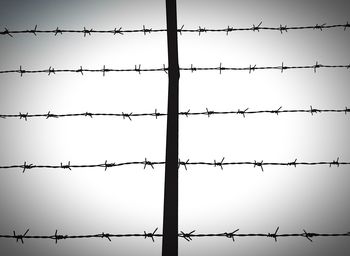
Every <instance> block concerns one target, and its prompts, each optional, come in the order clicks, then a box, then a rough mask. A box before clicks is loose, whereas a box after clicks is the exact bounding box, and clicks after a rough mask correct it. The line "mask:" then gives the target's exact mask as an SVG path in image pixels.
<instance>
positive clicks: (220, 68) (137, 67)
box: [0, 61, 350, 77]
mask: <svg viewBox="0 0 350 256" xmlns="http://www.w3.org/2000/svg"><path fill="white" fill-rule="evenodd" d="M320 68H328V69H330V68H332V69H335V68H346V69H350V64H346V65H324V64H320V63H318V62H317V61H316V63H315V64H314V65H302V66H286V65H285V64H284V63H283V62H282V64H281V65H280V66H257V65H249V67H248V66H246V67H224V66H223V65H222V63H220V65H219V66H216V67H195V66H193V64H191V66H190V67H180V68H179V70H180V71H191V72H192V73H193V72H195V71H219V73H220V74H222V72H223V71H249V73H252V72H254V71H256V70H280V71H281V73H283V71H284V70H287V69H312V70H313V71H314V73H316V71H317V69H320ZM159 71H161V72H164V73H166V74H167V72H168V67H165V65H164V64H163V67H161V68H141V64H139V65H135V66H134V68H125V69H115V68H106V66H105V65H104V66H103V67H102V68H101V69H88V68H83V67H82V66H80V68H78V69H55V68H53V67H51V66H50V67H49V68H48V69H37V70H27V69H23V68H22V66H20V67H19V69H10V70H0V74H9V73H18V74H20V75H21V77H22V76H23V75H24V74H38V73H44V74H48V75H55V74H57V73H78V74H81V75H84V73H88V72H89V73H102V74H103V76H105V75H106V73H108V72H136V73H138V74H141V72H159Z"/></svg>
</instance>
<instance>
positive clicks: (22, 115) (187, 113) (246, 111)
mask: <svg viewBox="0 0 350 256" xmlns="http://www.w3.org/2000/svg"><path fill="white" fill-rule="evenodd" d="M349 112H350V109H349V108H348V107H345V108H344V109H318V108H313V107H312V106H310V108H309V109H282V106H281V107H279V108H278V109H274V110H249V108H245V109H244V110H240V109H238V110H232V111H214V110H209V109H208V108H206V110H205V111H202V112H191V110H190V109H189V110H187V111H185V112H179V115H180V116H186V117H189V116H200V115H203V116H208V117H210V116H212V115H242V116H243V117H246V115H251V114H276V115H279V114H283V113H310V114H311V115H314V114H317V113H344V114H345V115H347V113H349ZM99 116H102V117H122V118H123V119H126V120H130V121H132V118H133V117H155V118H156V119H158V117H163V116H167V113H160V112H158V111H157V109H155V111H154V112H153V113H152V112H150V113H133V112H130V113H124V112H121V113H93V112H83V113H68V114H54V113H51V112H50V111H49V112H48V113H46V114H29V113H28V112H26V113H22V112H19V113H18V114H0V118H2V119H7V118H19V119H23V120H25V121H28V119H29V118H40V117H43V118H45V119H49V118H64V117H90V118H93V117H99Z"/></svg>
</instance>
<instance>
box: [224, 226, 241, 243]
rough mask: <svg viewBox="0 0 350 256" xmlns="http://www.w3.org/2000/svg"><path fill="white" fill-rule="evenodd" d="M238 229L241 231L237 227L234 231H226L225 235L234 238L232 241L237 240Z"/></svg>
mask: <svg viewBox="0 0 350 256" xmlns="http://www.w3.org/2000/svg"><path fill="white" fill-rule="evenodd" d="M238 231H239V229H236V230H235V231H232V232H230V233H227V232H225V233H224V235H225V236H226V237H227V238H232V241H233V242H234V241H235V233H236V232H238Z"/></svg>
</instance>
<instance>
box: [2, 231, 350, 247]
mask: <svg viewBox="0 0 350 256" xmlns="http://www.w3.org/2000/svg"><path fill="white" fill-rule="evenodd" d="M157 230H158V228H156V229H155V230H154V231H153V232H146V231H144V232H143V233H136V234H134V233H130V234H113V233H105V232H102V233H99V234H85V235H61V234H59V232H58V230H56V231H55V233H54V234H53V235H29V229H27V230H26V232H24V233H23V234H16V231H13V234H11V235H5V234H0V238H8V239H14V240H16V242H19V241H20V242H21V243H22V244H23V243H24V240H25V239H46V240H53V241H55V243H56V244H57V242H58V241H60V240H69V239H84V238H86V239H91V238H106V239H108V240H109V241H110V242H111V241H112V239H111V238H120V237H124V238H126V237H143V238H144V239H147V238H150V239H151V240H152V241H153V242H155V240H154V238H156V237H162V236H163V235H162V234H157V233H156V232H157ZM238 231H239V229H236V230H234V231H231V232H224V233H207V234H203V233H198V234H195V232H196V231H195V230H193V231H191V232H189V233H185V232H183V231H181V232H180V233H179V234H178V237H179V238H183V239H184V240H186V241H188V242H190V241H191V240H192V238H200V237H223V238H229V239H232V241H235V238H237V237H239V238H241V237H262V238H268V239H271V238H272V239H273V240H274V241H275V242H277V239H278V238H283V237H284V238H285V237H289V238H290V237H302V238H306V239H308V240H309V241H310V242H312V241H313V240H312V239H311V238H313V237H349V236H350V232H347V233H314V232H307V231H306V230H305V229H303V232H300V233H284V234H278V231H279V227H277V229H276V230H275V231H274V232H273V233H237V232H238Z"/></svg>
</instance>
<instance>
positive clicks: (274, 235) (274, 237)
mask: <svg viewBox="0 0 350 256" xmlns="http://www.w3.org/2000/svg"><path fill="white" fill-rule="evenodd" d="M279 229H280V227H277V229H276V231H275V233H273V234H271V233H268V234H267V237H272V238H273V239H275V242H277V236H278V235H277V232H278V230H279Z"/></svg>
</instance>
